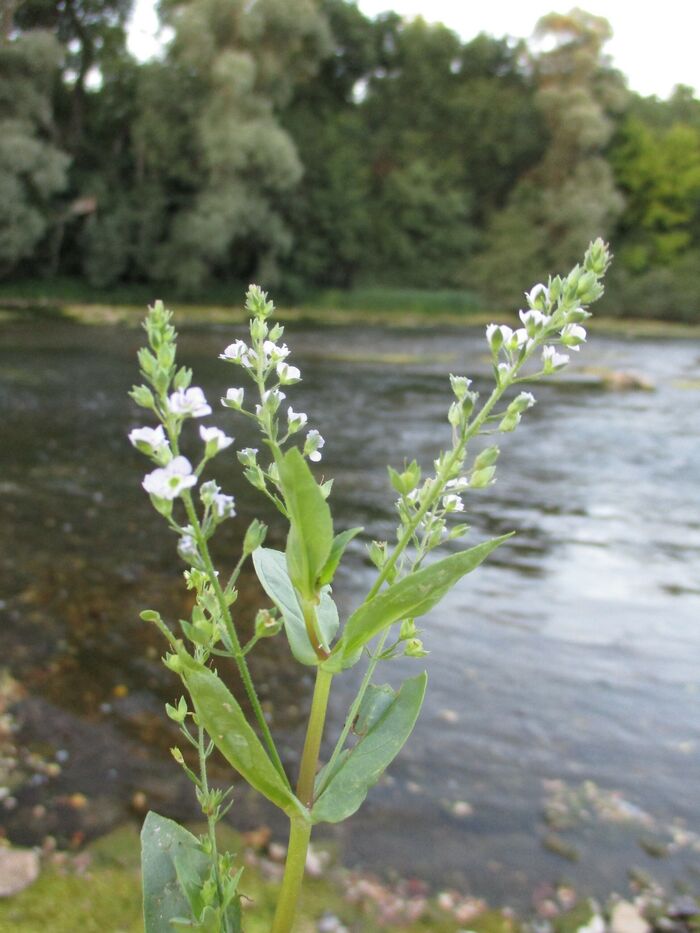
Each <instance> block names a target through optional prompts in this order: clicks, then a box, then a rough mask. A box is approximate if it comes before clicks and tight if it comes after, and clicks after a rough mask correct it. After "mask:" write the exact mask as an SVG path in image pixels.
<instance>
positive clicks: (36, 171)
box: [0, 31, 70, 275]
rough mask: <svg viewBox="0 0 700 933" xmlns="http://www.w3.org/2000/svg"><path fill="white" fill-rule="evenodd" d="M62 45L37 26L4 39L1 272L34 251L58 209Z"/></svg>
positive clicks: (0, 65)
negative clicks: (56, 97)
mask: <svg viewBox="0 0 700 933" xmlns="http://www.w3.org/2000/svg"><path fill="white" fill-rule="evenodd" d="M60 59H61V49H60V46H59V45H58V43H57V42H56V40H55V39H54V38H53V37H52V36H50V35H49V34H48V33H45V32H41V31H36V32H32V33H27V34H25V35H21V36H18V37H16V38H5V39H0V203H2V205H3V210H2V213H1V214H0V274H2V275H7V274H8V273H9V272H12V271H13V270H14V269H15V268H16V267H17V265H18V264H19V263H20V262H21V261H22V260H24V259H26V258H28V257H30V256H32V254H33V253H34V252H35V251H36V250H37V248H38V246H39V244H40V243H41V242H42V240H43V239H44V238H45V236H46V234H47V232H48V231H49V230H50V228H51V226H52V222H53V221H54V220H55V215H56V209H57V208H56V196H57V195H58V194H60V193H61V192H62V191H63V190H64V188H65V186H66V183H67V171H68V165H69V161H70V160H69V158H68V156H67V155H66V153H64V152H62V151H61V149H60V148H59V147H58V146H57V145H56V143H55V124H54V121H53V111H52V106H51V104H52V100H51V98H52V90H53V84H54V79H55V75H56V72H57V69H58V67H59V63H60Z"/></svg>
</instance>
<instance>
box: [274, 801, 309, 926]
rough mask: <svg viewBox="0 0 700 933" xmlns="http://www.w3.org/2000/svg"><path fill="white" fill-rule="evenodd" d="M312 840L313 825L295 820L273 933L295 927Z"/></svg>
mask: <svg viewBox="0 0 700 933" xmlns="http://www.w3.org/2000/svg"><path fill="white" fill-rule="evenodd" d="M310 838H311V823H310V822H309V821H308V820H302V819H293V820H292V822H291V826H290V830H289V847H288V849H287V861H286V862H285V866H284V878H283V879H282V887H281V889H280V896H279V900H278V901H277V909H276V911H275V919H274V920H273V922H272V930H271V933H291V931H292V929H293V927H294V918H295V917H296V914H297V904H298V902H299V894H300V892H301V883H302V881H303V880H304V869H305V868H306V853H307V852H308V850H309V839H310Z"/></svg>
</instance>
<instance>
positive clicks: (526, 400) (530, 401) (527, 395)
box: [508, 392, 536, 412]
mask: <svg viewBox="0 0 700 933" xmlns="http://www.w3.org/2000/svg"><path fill="white" fill-rule="evenodd" d="M535 401H536V400H535V396H534V395H533V394H532V392H521V393H520V394H519V395H517V396H516V397H515V398H514V399H513V401H512V402H511V403H510V405H509V406H508V409H509V410H511V409H512V410H513V411H517V412H521V411H527V409H528V408H532V406H533V405H534V404H535Z"/></svg>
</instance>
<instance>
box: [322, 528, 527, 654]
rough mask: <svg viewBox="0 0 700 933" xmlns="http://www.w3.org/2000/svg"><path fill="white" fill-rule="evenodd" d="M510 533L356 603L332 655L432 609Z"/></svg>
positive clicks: (348, 650) (349, 651) (351, 649)
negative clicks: (395, 623) (403, 620)
mask: <svg viewBox="0 0 700 933" xmlns="http://www.w3.org/2000/svg"><path fill="white" fill-rule="evenodd" d="M510 537H511V535H510V534H508V535H502V536H501V537H500V538H493V539H492V540H491V541H484V542H483V544H477V546H476V547H473V548H470V549H469V550H468V551H461V552H460V553H459V554H452V555H451V556H450V557H445V558H443V559H442V560H439V561H436V562H435V563H434V564H430V565H429V566H427V567H423V568H422V569H421V570H417V571H416V572H415V573H412V574H411V575H410V576H408V577H404V578H403V579H402V580H399V582H398V583H395V584H394V585H393V586H390V587H389V588H388V589H386V590H383V591H382V592H381V593H378V594H377V595H376V596H375V597H374V598H373V599H370V600H368V601H367V602H365V603H363V604H362V605H361V606H359V607H358V608H357V609H356V610H355V612H353V614H352V615H351V616H350V618H349V619H348V621H347V624H346V626H345V629H344V631H343V637H342V638H341V640H340V641H339V642H338V644H337V645H336V647H335V649H334V651H333V654H332V657H333V656H335V655H336V654H342V656H343V657H350V656H352V655H353V654H355V653H356V652H357V650H358V648H362V646H363V645H366V644H367V642H368V641H371V639H372V638H374V636H375V635H377V634H379V632H381V631H382V630H383V629H385V628H386V627H387V626H389V625H393V623H394V622H398V621H399V620H400V619H405V618H411V619H416V618H418V616H421V615H423V614H424V613H426V612H428V610H429V609H432V608H433V606H435V605H437V603H439V602H440V600H441V599H442V597H443V596H444V595H445V594H446V593H447V592H448V591H449V590H450V589H451V588H452V587H453V586H454V585H455V583H457V581H458V580H459V579H461V577H463V576H464V575H465V574H467V573H469V572H470V571H472V570H474V569H475V568H476V567H478V566H479V564H480V563H481V562H482V561H483V560H485V558H486V557H488V555H489V554H490V553H491V551H494V550H495V549H496V548H497V547H499V546H500V545H501V544H503V542H504V541H507V540H508V538H510Z"/></svg>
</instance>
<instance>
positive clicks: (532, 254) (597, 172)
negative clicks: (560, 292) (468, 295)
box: [474, 9, 625, 301]
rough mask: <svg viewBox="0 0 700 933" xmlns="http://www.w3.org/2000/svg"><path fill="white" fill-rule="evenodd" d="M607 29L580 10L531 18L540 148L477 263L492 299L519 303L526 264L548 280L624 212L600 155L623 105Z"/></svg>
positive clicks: (495, 221)
mask: <svg viewBox="0 0 700 933" xmlns="http://www.w3.org/2000/svg"><path fill="white" fill-rule="evenodd" d="M610 35H611V30H610V26H609V24H608V23H607V21H606V20H605V19H603V18H601V17H597V16H592V15H590V14H588V13H585V12H584V11H582V10H578V9H576V10H573V11H572V12H571V13H570V14H568V15H567V16H561V15H559V14H550V15H548V16H545V17H543V18H542V19H541V20H540V22H539V23H538V26H537V30H536V33H535V37H536V41H537V42H540V43H542V48H543V49H546V51H541V52H540V53H539V54H538V55H535V56H534V57H533V59H532V68H533V72H534V75H535V80H536V82H537V93H536V98H535V101H536V104H537V107H538V109H539V111H540V113H541V115H542V117H543V120H544V124H545V127H546V148H545V150H544V154H543V156H542V159H541V160H540V162H539V163H538V164H537V165H536V166H535V167H534V168H533V169H532V170H531V171H529V172H528V173H526V174H525V175H524V176H523V177H522V178H521V179H520V181H519V182H518V183H517V185H516V186H515V188H514V189H513V191H512V193H511V195H510V197H509V200H508V203H507V204H506V206H505V207H504V208H503V210H502V211H500V212H497V213H496V214H495V215H494V217H493V219H492V222H491V224H490V227H489V229H488V231H487V236H486V250H485V252H484V254H483V255H481V256H480V257H479V263H478V267H475V269H474V277H475V279H476V280H477V281H478V283H479V284H480V285H481V288H482V290H483V291H485V292H486V293H488V295H489V297H490V298H493V299H494V300H497V301H503V300H506V301H511V300H516V298H517V296H518V290H519V289H518V285H517V284H516V283H519V282H520V281H521V280H522V278H523V276H524V275H525V273H526V270H529V273H528V274H530V275H535V276H536V277H538V278H546V276H547V274H548V273H549V272H550V271H551V270H552V269H553V268H556V267H557V266H561V265H564V266H566V265H570V264H571V263H573V262H574V261H575V259H576V256H577V255H579V254H580V252H581V251H582V249H583V248H584V247H585V244H586V243H587V242H589V241H590V240H591V239H594V238H595V237H596V236H605V235H606V234H607V233H608V232H609V231H610V230H611V229H612V227H613V225H614V223H615V221H616V220H617V218H618V217H619V215H620V213H621V212H622V209H623V204H624V202H623V198H622V196H621V194H620V192H619V191H618V190H617V188H616V186H615V179H614V177H613V173H612V170H611V168H610V165H609V163H608V162H607V160H606V158H605V148H606V145H607V143H608V141H609V139H610V137H611V135H612V132H613V128H614V127H613V123H612V120H611V114H612V113H614V112H615V111H616V110H617V109H619V108H621V107H622V106H623V105H624V102H625V92H624V87H623V84H622V82H621V78H620V76H619V75H618V74H617V73H616V72H613V71H611V69H610V68H609V67H607V63H606V61H605V59H604V57H603V56H602V47H603V45H604V43H605V42H606V41H607V39H608V38H610ZM503 270H505V274H503Z"/></svg>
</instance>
